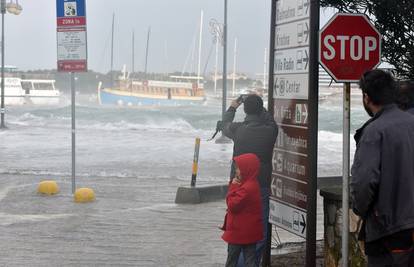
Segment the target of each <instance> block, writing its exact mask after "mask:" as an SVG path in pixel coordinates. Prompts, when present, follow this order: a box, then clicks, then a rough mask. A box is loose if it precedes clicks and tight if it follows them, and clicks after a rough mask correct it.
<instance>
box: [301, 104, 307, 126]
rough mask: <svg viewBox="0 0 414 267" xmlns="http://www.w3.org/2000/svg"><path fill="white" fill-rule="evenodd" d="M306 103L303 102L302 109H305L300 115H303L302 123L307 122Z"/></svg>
mask: <svg viewBox="0 0 414 267" xmlns="http://www.w3.org/2000/svg"><path fill="white" fill-rule="evenodd" d="M307 107H308V105H307V104H303V109H304V110H305V111H303V112H302V116H305V119H304V120H303V123H304V124H306V123H308V108H307Z"/></svg>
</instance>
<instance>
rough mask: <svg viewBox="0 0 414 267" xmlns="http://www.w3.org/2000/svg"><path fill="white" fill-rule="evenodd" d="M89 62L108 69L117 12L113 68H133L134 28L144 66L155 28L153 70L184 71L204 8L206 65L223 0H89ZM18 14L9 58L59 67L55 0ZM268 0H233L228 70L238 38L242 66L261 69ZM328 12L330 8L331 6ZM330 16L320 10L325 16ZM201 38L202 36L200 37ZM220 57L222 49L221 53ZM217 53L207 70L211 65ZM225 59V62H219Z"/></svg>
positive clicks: (36, 1) (35, 1) (28, 4)
mask: <svg viewBox="0 0 414 267" xmlns="http://www.w3.org/2000/svg"><path fill="white" fill-rule="evenodd" d="M86 1H87V20H88V46H89V48H88V53H89V68H90V69H92V70H96V71H101V72H106V71H108V69H109V66H110V34H111V23H112V13H113V12H115V16H116V19H115V30H116V33H115V42H114V43H115V45H114V47H115V48H114V57H115V59H114V65H115V69H121V68H122V65H123V64H126V65H127V67H128V69H130V68H131V50H132V48H131V46H132V43H131V42H132V41H131V35H132V30H135V40H136V45H135V48H136V57H135V62H136V63H135V66H136V67H135V69H136V70H138V71H139V70H142V69H143V62H144V52H145V42H146V33H147V29H148V27H149V26H151V28H152V35H151V40H150V42H151V44H150V58H149V71H155V72H161V71H163V72H164V71H169V72H171V71H181V70H182V68H183V65H184V63H185V60H186V58H187V56H188V54H189V53H190V51H191V48H192V44H193V39H194V38H195V35H197V36H198V25H199V21H200V11H201V9H203V10H204V25H205V27H204V34H203V38H204V42H203V56H202V59H203V66H204V64H205V62H206V59H207V55H208V52H209V50H210V46H211V44H212V36H211V34H210V32H209V29H208V22H209V21H210V19H211V18H216V19H217V20H219V21H220V22H221V21H222V19H223V2H224V1H223V0H86ZM19 3H20V4H21V5H22V6H23V12H22V14H21V15H20V16H14V15H11V14H7V15H6V23H5V27H6V64H8V65H16V66H17V67H19V68H20V69H24V70H27V69H46V68H47V69H51V68H56V11H55V9H56V7H55V5H56V4H55V0H20V1H19ZM270 3H271V1H270V0H229V21H228V22H229V48H228V52H229V70H231V69H232V58H233V43H234V38H235V37H237V38H238V44H239V56H238V66H237V68H238V69H239V70H240V71H244V72H249V73H259V72H262V70H263V60H264V49H265V47H268V45H269V44H268V43H269V42H268V38H269V36H268V35H269V21H270ZM328 13H329V16H330V14H331V12H328ZM325 20H326V19H325V18H324V16H322V21H325ZM196 38H198V37H196ZM220 57H221V55H220ZM213 65H214V55H212V58H211V59H210V63H209V68H208V70H212V69H213ZM220 65H221V63H220Z"/></svg>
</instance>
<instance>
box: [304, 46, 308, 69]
mask: <svg viewBox="0 0 414 267" xmlns="http://www.w3.org/2000/svg"><path fill="white" fill-rule="evenodd" d="M303 61H305V62H306V65H305V70H306V69H307V68H308V63H309V55H308V51H306V50H305V58H304V59H303Z"/></svg>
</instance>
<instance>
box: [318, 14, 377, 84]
mask: <svg viewBox="0 0 414 267" xmlns="http://www.w3.org/2000/svg"><path fill="white" fill-rule="evenodd" d="M380 62H381V34H380V33H379V32H378V31H377V29H376V28H375V27H374V26H373V25H372V24H371V23H370V22H369V20H368V18H367V17H366V16H365V15H363V14H345V13H337V14H335V16H333V17H332V18H331V19H330V20H329V22H328V23H327V24H326V25H325V26H324V27H323V28H322V29H321V30H320V32H319V63H320V64H321V65H322V66H323V68H324V69H325V70H326V71H327V72H328V73H329V74H330V75H331V76H332V78H334V79H335V81H337V82H357V81H359V79H360V78H361V76H362V74H364V72H366V71H367V70H371V69H373V68H375V67H377V66H378V65H379V64H380Z"/></svg>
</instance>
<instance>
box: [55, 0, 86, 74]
mask: <svg viewBox="0 0 414 267" xmlns="http://www.w3.org/2000/svg"><path fill="white" fill-rule="evenodd" d="M56 14H57V66H58V71H59V72H85V71H87V70H88V63H87V62H88V50H87V34H86V7H85V0H57V1H56Z"/></svg>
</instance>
